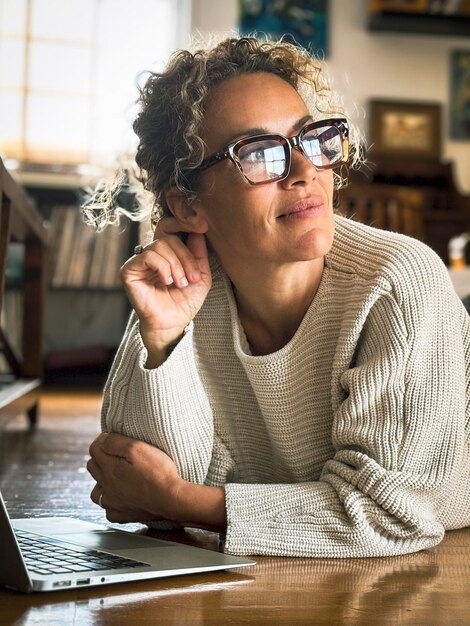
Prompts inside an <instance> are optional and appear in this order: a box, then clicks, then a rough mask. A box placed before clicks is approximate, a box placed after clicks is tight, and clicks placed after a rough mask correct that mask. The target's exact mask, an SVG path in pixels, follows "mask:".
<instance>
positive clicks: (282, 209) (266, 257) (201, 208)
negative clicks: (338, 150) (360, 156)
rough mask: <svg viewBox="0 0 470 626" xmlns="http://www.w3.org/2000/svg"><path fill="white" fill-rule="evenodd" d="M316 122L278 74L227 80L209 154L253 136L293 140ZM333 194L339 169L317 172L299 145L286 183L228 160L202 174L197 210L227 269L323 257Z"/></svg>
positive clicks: (218, 99) (217, 92) (216, 100)
mask: <svg viewBox="0 0 470 626" xmlns="http://www.w3.org/2000/svg"><path fill="white" fill-rule="evenodd" d="M311 120H312V118H311V116H310V115H309V112H308V110H307V108H306V106H305V104H304V102H303V100H302V99H301V97H300V96H299V94H298V93H297V91H296V90H295V89H294V88H293V87H292V86H291V85H289V84H288V83H287V82H285V81H284V80H282V79H281V78H279V77H277V76H275V75H274V74H269V73H253V74H243V75H241V76H236V77H234V78H230V79H227V80H226V81H224V82H223V83H221V84H220V85H219V86H218V87H216V88H215V89H214V90H213V91H212V93H211V94H210V97H209V98H208V105H207V108H206V113H205V118H204V124H203V128H202V132H201V135H202V138H203V140H204V141H205V142H206V145H207V151H206V155H205V156H209V155H211V154H213V153H215V152H218V151H220V150H221V149H222V148H223V147H225V146H226V145H227V144H228V143H230V142H232V141H234V140H237V139H241V138H243V137H247V136H249V135H254V134H262V133H280V134H282V135H284V136H286V137H291V136H293V135H295V134H297V133H298V132H299V131H300V130H301V128H302V127H303V126H305V124H307V123H308V122H309V121H311ZM332 199H333V173H332V171H331V170H317V169H316V168H315V167H314V166H313V165H312V164H311V163H310V162H309V161H308V160H307V159H306V158H305V157H304V156H303V155H302V154H301V153H300V152H299V151H298V150H297V149H294V150H293V151H292V164H291V169H290V174H289V176H288V177H287V178H286V179H285V180H282V181H279V182H272V183H268V184H264V185H257V186H253V185H250V184H249V183H247V182H245V181H244V180H243V178H242V177H241V176H240V173H239V171H238V169H237V167H236V166H235V164H234V163H233V162H232V161H230V160H229V159H226V160H224V161H221V162H220V163H218V164H217V165H215V166H213V167H211V168H210V169H208V170H206V171H204V172H202V173H201V177H200V184H199V185H198V197H197V200H196V201H195V204H194V209H195V210H196V211H197V212H198V214H199V215H202V216H204V218H205V221H206V224H207V233H206V235H207V238H208V240H209V242H210V244H211V246H212V247H213V249H214V250H215V251H216V253H217V254H218V256H219V258H220V259H221V261H222V263H223V264H224V265H225V267H226V268H227V269H228V268H229V266H231V267H233V266H234V264H235V266H237V265H238V266H239V265H240V264H243V265H245V267H249V266H251V267H253V262H257V263H261V262H265V263H267V264H274V265H283V264H285V263H292V262H296V261H307V260H311V259H316V258H320V257H323V256H324V255H325V254H326V253H327V252H328V251H329V250H330V248H331V245H332V241H333V231H334V220H333V206H332ZM301 201H306V202H304V203H301ZM299 203H300V204H299ZM299 208H302V209H303V210H299Z"/></svg>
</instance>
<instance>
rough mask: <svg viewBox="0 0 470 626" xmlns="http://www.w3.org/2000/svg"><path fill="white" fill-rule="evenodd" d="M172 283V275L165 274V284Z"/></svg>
mask: <svg viewBox="0 0 470 626" xmlns="http://www.w3.org/2000/svg"><path fill="white" fill-rule="evenodd" d="M172 283H173V276H167V277H166V280H165V285H171V284H172Z"/></svg>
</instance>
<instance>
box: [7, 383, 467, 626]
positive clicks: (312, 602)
mask: <svg viewBox="0 0 470 626" xmlns="http://www.w3.org/2000/svg"><path fill="white" fill-rule="evenodd" d="M100 402H101V396H100V394H99V393H95V394H93V395H91V394H84V393H81V394H70V393H69V394H64V393H62V394H59V393H54V394H52V393H51V392H48V393H47V394H44V393H43V395H42V398H41V424H43V425H44V428H41V429H38V430H36V432H34V433H31V432H29V431H25V430H24V429H22V428H21V427H20V428H18V429H16V430H15V429H12V428H10V429H9V430H7V431H3V432H2V433H0V486H1V489H2V492H3V495H4V497H5V500H6V503H7V506H8V508H9V510H10V513H11V515H12V516H15V517H24V516H28V515H43V516H44V515H51V514H52V515H54V514H56V515H73V516H76V517H81V518H83V519H88V520H90V521H94V522H97V523H106V522H105V519H104V512H103V511H102V509H99V508H98V507H97V506H95V505H94V504H93V503H92V502H91V501H90V499H89V493H90V491H91V488H92V485H93V483H92V481H91V479H90V478H89V477H87V475H86V474H85V473H80V471H77V470H80V469H83V468H84V465H85V458H86V455H87V449H88V445H89V443H90V441H91V440H92V439H93V438H94V437H95V436H96V435H97V434H98V431H99V407H100ZM77 418H79V419H77ZM12 425H13V426H14V424H12ZM33 438H34V446H33V445H31V443H32V439H33ZM131 527H132V526H131ZM135 528H136V529H137V528H140V530H142V528H143V527H142V526H139V527H138V526H137V525H136V527H135ZM156 534H157V535H158V536H159V537H161V538H165V539H173V540H175V541H181V542H184V543H192V544H195V545H198V546H201V547H206V548H209V549H212V550H217V549H218V541H217V540H218V535H216V534H213V533H208V532H204V531H187V532H165V533H163V532H160V533H156ZM255 560H256V561H257V565H256V566H254V567H250V568H246V569H240V570H233V571H231V572H229V571H227V572H212V573H206V574H197V575H194V574H193V575H188V576H181V577H176V578H162V579H159V580H158V579H157V580H153V581H152V580H150V581H142V582H136V583H124V584H118V585H108V586H104V587H95V588H88V589H73V590H70V591H57V592H54V593H44V594H32V595H23V594H21V593H16V592H13V591H8V590H6V589H2V588H0V624H5V625H6V624H16V625H18V626H19V625H20V624H21V626H32V625H33V624H44V625H46V624H47V626H55V625H62V624H63V625H65V624H67V625H73V626H88V625H89V624H100V626H107V625H110V626H111V625H112V626H118V625H121V624H129V625H134V624H139V626H145V625H146V624H148V625H152V626H155V625H158V624H162V625H163V624H164V625H165V626H166V625H168V624H177V625H178V626H179V625H185V624H188V625H191V626H210V625H211V624H212V625H214V626H221V625H225V624H234V625H237V626H238V625H242V624H243V625H245V626H249V625H250V624H253V625H256V626H260V625H263V624H264V625H266V626H268V625H269V626H281V625H282V626H287V625H288V624H298V625H302V626H304V625H307V624H318V625H320V624H325V625H326V624H331V625H332V626H337V625H338V626H339V625H341V624H343V625H347V626H368V625H374V626H379V625H380V626H382V625H386V626H391V625H400V626H407V625H410V626H411V625H418V624H419V625H423V626H424V625H425V626H456V625H457V624H468V622H469V615H470V593H469V591H470V528H467V529H464V530H456V531H451V532H448V533H447V534H446V536H445V538H444V540H443V541H442V543H441V544H439V545H438V546H436V547H435V548H432V549H430V550H425V551H423V552H418V553H416V554H407V555H404V556H396V557H384V558H371V559H304V558H276V557H255Z"/></svg>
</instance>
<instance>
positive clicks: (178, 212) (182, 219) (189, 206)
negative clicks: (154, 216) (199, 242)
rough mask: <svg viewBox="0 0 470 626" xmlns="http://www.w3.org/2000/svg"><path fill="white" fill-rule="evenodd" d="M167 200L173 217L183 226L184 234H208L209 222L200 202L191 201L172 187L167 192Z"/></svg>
mask: <svg viewBox="0 0 470 626" xmlns="http://www.w3.org/2000/svg"><path fill="white" fill-rule="evenodd" d="M165 199H166V202H167V204H168V208H169V209H170V211H171V212H172V214H173V217H174V218H175V219H176V220H177V222H179V223H180V224H181V226H182V230H183V231H184V232H190V233H201V234H204V233H206V232H207V229H208V225H207V220H206V218H205V216H204V215H203V211H202V207H201V206H200V204H199V203H198V202H196V201H194V200H191V199H189V198H188V197H187V196H186V194H184V193H183V192H182V191H180V190H179V189H177V188H176V187H170V188H169V189H168V190H167V191H166V192H165Z"/></svg>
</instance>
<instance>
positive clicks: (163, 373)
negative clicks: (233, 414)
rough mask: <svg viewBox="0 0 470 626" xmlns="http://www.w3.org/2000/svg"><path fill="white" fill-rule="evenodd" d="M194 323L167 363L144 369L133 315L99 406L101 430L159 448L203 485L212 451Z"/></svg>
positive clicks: (182, 471) (144, 355)
mask: <svg viewBox="0 0 470 626" xmlns="http://www.w3.org/2000/svg"><path fill="white" fill-rule="evenodd" d="M192 334H193V327H192V324H190V325H189V327H188V328H187V330H186V332H185V335H184V337H183V338H182V339H181V341H180V342H179V343H178V345H177V346H176V348H175V349H174V350H173V352H172V353H171V355H170V356H169V357H168V359H167V360H166V361H165V362H164V363H163V364H162V365H161V366H160V367H158V368H155V369H146V368H145V362H146V359H147V351H146V349H145V346H144V344H143V342H142V339H141V336H140V330H139V322H138V320H137V317H136V316H135V314H133V315H132V316H131V318H130V320H129V323H128V327H127V329H126V333H125V335H124V338H123V340H122V342H121V345H120V347H119V349H118V351H117V353H116V356H115V359H114V362H113V365H112V368H111V371H110V374H109V377H108V380H107V383H106V386H105V389H104V397H103V404H102V417H101V421H102V429H103V430H106V431H109V432H118V433H121V434H123V435H126V436H128V437H133V438H135V439H140V440H142V441H145V442H147V443H149V444H152V445H154V446H156V447H158V448H159V449H160V450H162V451H163V452H165V453H166V454H168V455H169V456H170V457H171V458H172V459H173V461H174V462H175V464H176V466H177V469H178V472H179V474H180V476H181V477H182V478H184V479H185V480H188V481H191V482H193V483H199V484H202V483H204V482H205V481H206V478H207V475H208V470H209V466H210V463H211V458H212V454H213V447H214V426H213V417H212V411H211V407H210V405H209V401H208V399H207V396H206V393H205V391H204V388H203V385H202V383H201V381H200V378H199V374H198V371H197V367H196V362H195V354H194V348H193V342H192Z"/></svg>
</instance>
